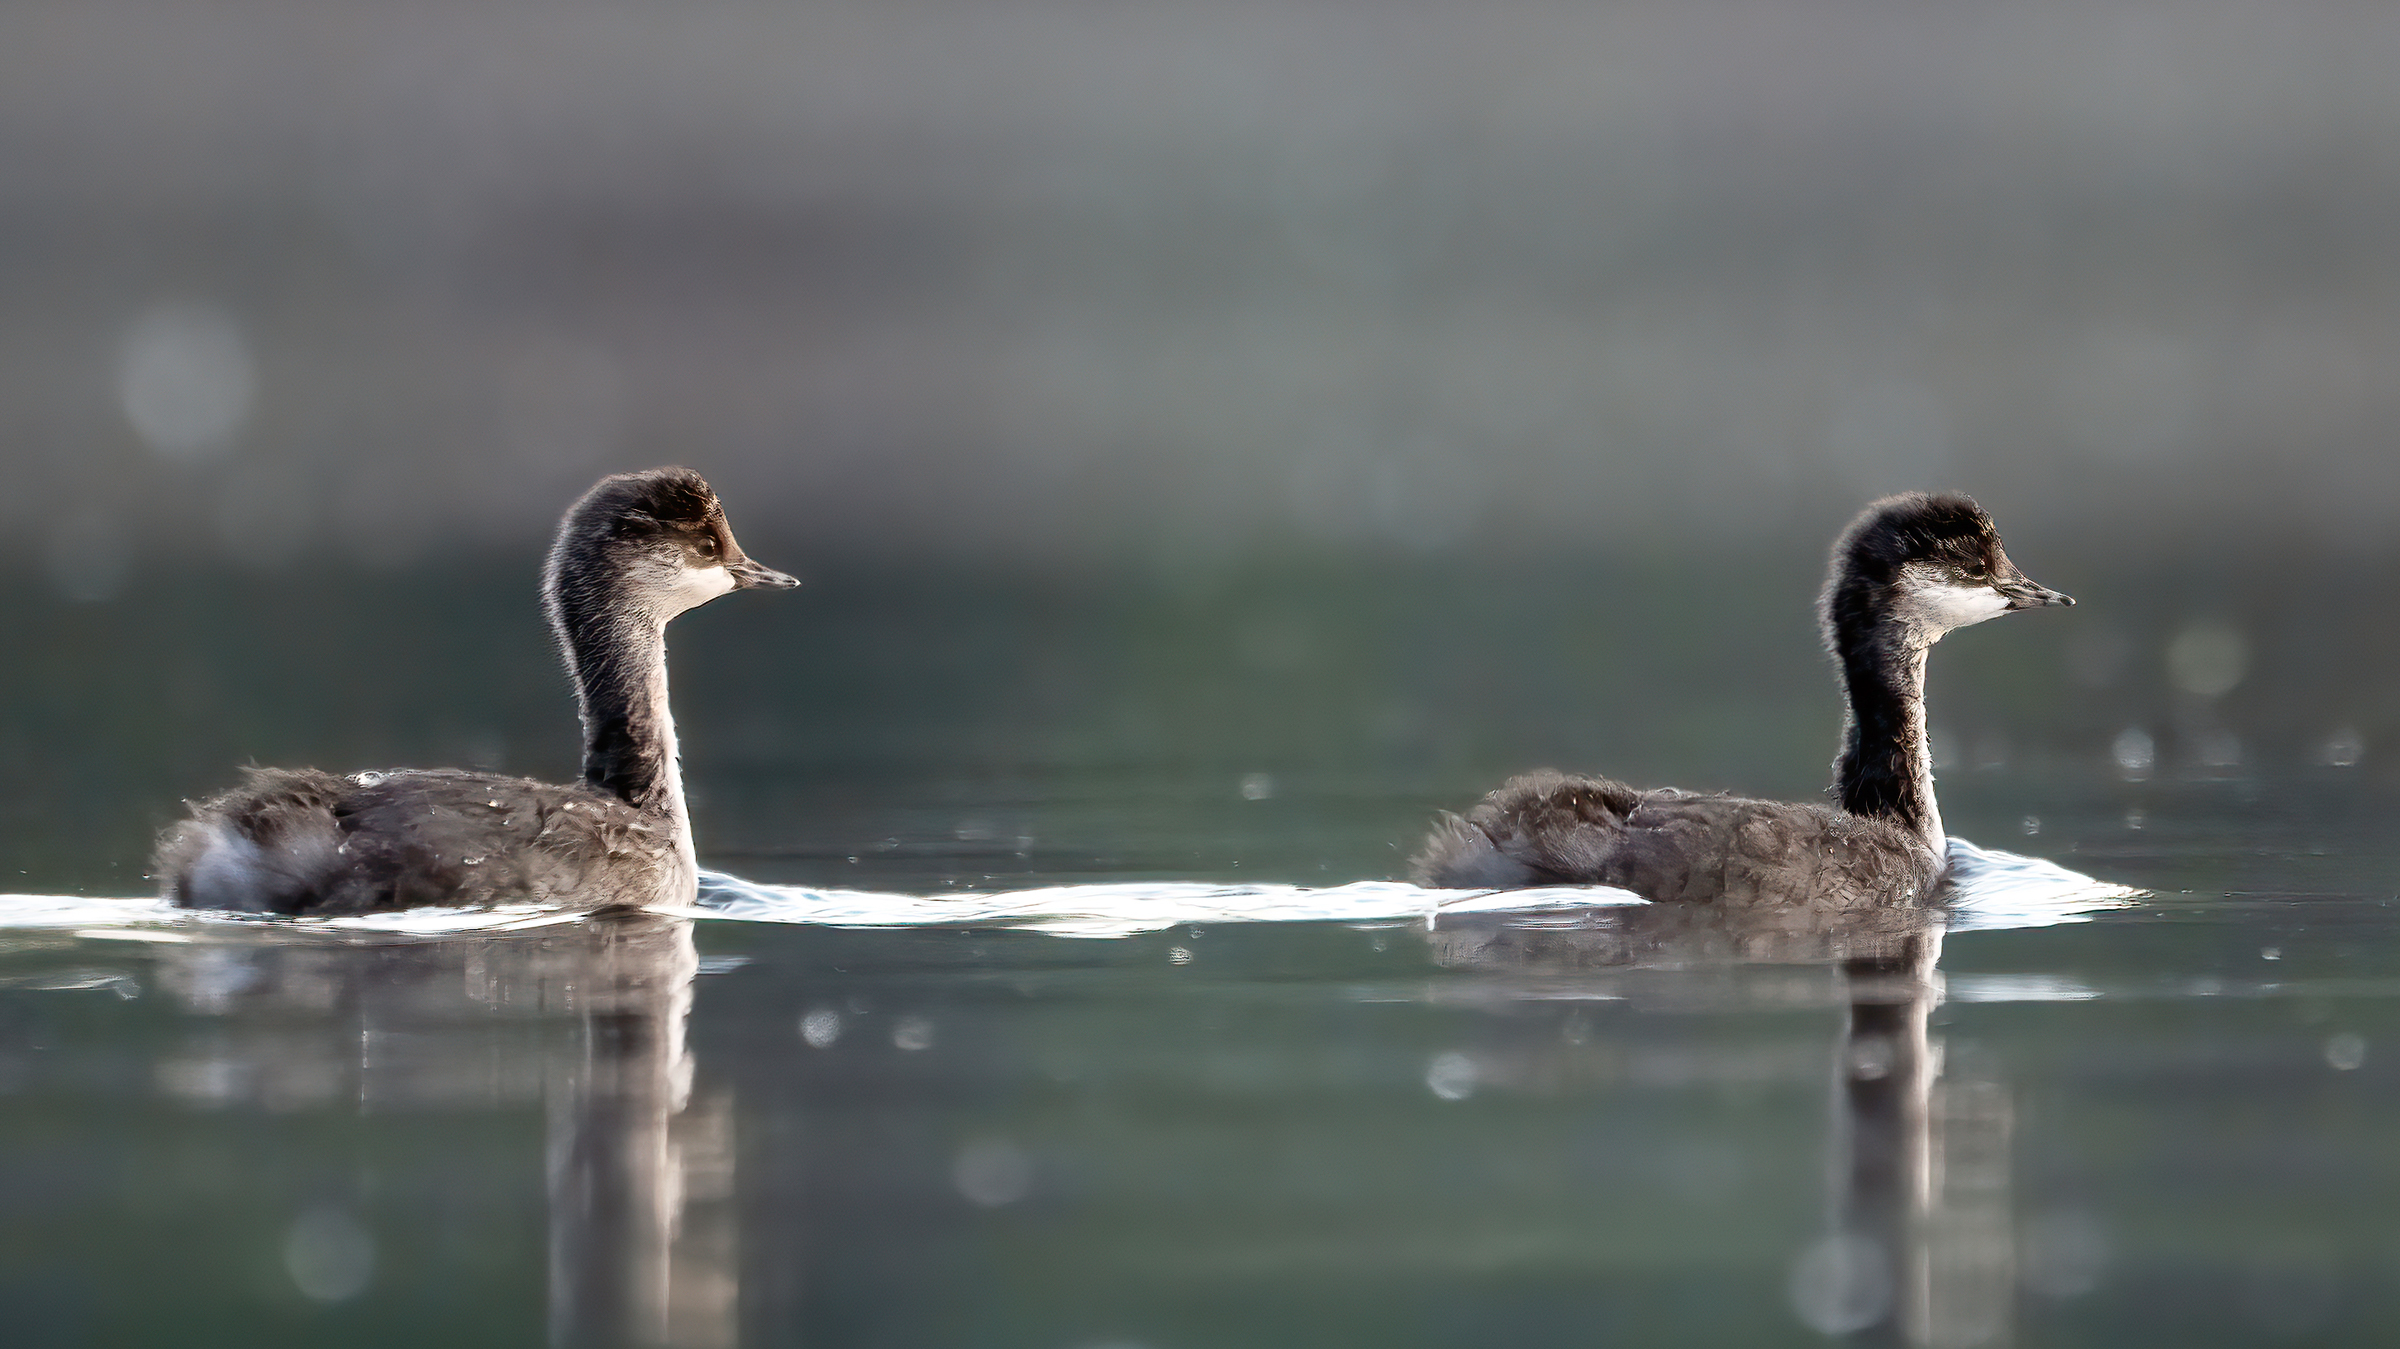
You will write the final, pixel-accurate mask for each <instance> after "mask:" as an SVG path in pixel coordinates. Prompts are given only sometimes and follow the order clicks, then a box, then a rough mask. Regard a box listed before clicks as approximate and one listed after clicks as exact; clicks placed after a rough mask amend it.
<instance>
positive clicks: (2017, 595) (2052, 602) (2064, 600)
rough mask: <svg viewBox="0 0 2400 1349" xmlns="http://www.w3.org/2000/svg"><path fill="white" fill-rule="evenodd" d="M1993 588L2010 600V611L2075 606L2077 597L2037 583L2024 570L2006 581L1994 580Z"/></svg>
mask: <svg viewBox="0 0 2400 1349" xmlns="http://www.w3.org/2000/svg"><path fill="white" fill-rule="evenodd" d="M1992 589H1994V590H1997V591H1999V592H2000V594H2001V597H2002V598H2004V599H2006V600H2007V601H2008V607H2009V610H2010V612H2012V613H2013V612H2015V611H2016V610H2019V609H2047V608H2050V607H2052V606H2057V607H2061V608H2073V607H2074V605H2075V597H2074V596H2072V595H2069V594H2065V593H2063V592H2061V591H2056V590H2052V589H2051V588H2050V587H2048V586H2045V585H2035V584H2034V583H2033V582H2032V581H2031V580H2030V579H2028V578H2027V577H2026V576H2025V574H2024V573H2023V572H2019V573H2017V574H2016V575H2014V576H2011V577H2009V578H2008V579H2006V580H2004V581H1994V582H1993V583H1992Z"/></svg>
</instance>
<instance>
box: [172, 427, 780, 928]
mask: <svg viewBox="0 0 2400 1349" xmlns="http://www.w3.org/2000/svg"><path fill="white" fill-rule="evenodd" d="M798 584H800V583H799V582H798V581H795V580H793V579H792V578H791V577H789V576H786V575H784V574H783V573H782V572H779V571H774V570H772V569H770V568H767V567H763V566H760V565H759V564H758V563H756V562H753V561H751V560H750V559H749V557H747V556H746V555H744V554H743V552H742V550H741V546H740V545H739V544H736V543H735V542H734V541H733V531H732V530H731V529H729V528H727V526H726V524H725V512H724V509H723V508H722V507H720V506H719V505H718V504H717V498H716V494H715V493H714V492H711V491H710V490H709V487H708V484H707V482H705V481H703V480H702V478H701V477H700V475H699V474H697V473H694V472H692V471H691V470H690V469H685V468H658V469H651V470H649V471H647V472H642V473H621V474H617V475H616V476H614V477H608V478H603V479H601V480H600V482H599V483H598V485H596V486H594V487H593V488H592V490H591V491H589V492H587V493H585V494H584V496H583V498H582V500H580V501H577V502H576V503H575V504H574V505H573V506H571V507H569V508H568V509H567V513H566V516H565V518H563V519H561V520H560V521H559V525H558V539H557V542H556V543H554V544H553V545H552V546H551V549H550V556H549V560H548V562H547V564H546V565H545V566H544V568H543V571H542V609H543V612H544V613H545V614H546V615H547V616H548V617H549V620H550V627H551V630H552V631H553V632H554V633H556V635H557V638H558V647H559V653H560V655H561V656H563V657H564V658H565V660H566V665H567V674H568V677H569V678H571V679H572V680H574V682H575V700H576V706H577V708H578V710H579V711H580V713H581V714H582V718H583V780H582V781H581V782H578V783H576V784H575V785H573V786H567V787H561V786H554V785H551V784H549V783H544V782H535V781H532V780H530V779H527V778H514V777H502V776H498V775H496V774H490V773H468V772H460V771H457V770H453V769H407V770H401V771H397V772H390V773H354V774H351V775H350V776H347V777H341V776H337V775H335V774H332V773H324V772H319V771H317V770H316V769H313V768H253V769H250V770H248V773H247V777H246V780H245V781H244V782H243V783H242V785H241V786H239V787H236V788H234V789H233V790H231V791H229V792H226V793H224V794H223V795H221V796H217V797H213V798H211V799H209V800H207V801H203V802H200V803H199V804H197V805H195V806H193V807H192V811H191V817H190V818H189V819H186V820H183V821H181V822H179V823H177V824H176V825H174V826H173V827H171V828H169V829H168V830H167V832H166V833H165V835H163V836H162V837H161V838H160V840H159V846H158V855H157V860H156V863H155V866H154V868H153V871H154V874H155V875H156V876H157V877H158V878H159V883H160V885H161V887H162V890H163V893H164V894H165V897H166V898H167V899H168V900H169V901H170V902H173V903H176V904H180V905H183V906H185V907H187V908H197V909H242V910H250V911H253V912H265V913H281V914H300V913H307V914H346V913H365V912H369V911H373V910H378V909H399V908H409V907H412V906H417V905H426V904H446V905H485V904H497V903H509V902H525V901H532V902H554V903H565V904H573V905H575V906H577V907H579V908H587V907H588V908H599V907H613V906H625V905H640V904H646V903H651V902H654V901H659V900H669V901H673V900H684V901H688V900H689V899H690V898H691V897H692V896H693V894H694V893H695V887H696V885H697V884H698V864H697V863H696V862H695V861H694V859H693V856H692V827H691V821H690V819H689V818H688V817H687V816H686V815H685V813H684V806H683V778H682V773H681V771H680V769H679V767H678V766H677V763H676V750H675V722H674V719H673V718H672V717H671V716H669V715H668V710H667V641H666V630H667V621H668V620H669V619H672V618H674V617H675V616H676V615H677V614H680V613H682V612H684V611H685V610H687V609H692V608H696V607H698V606H700V605H703V604H706V603H708V602H709V601H710V600H713V599H715V598H716V597H717V596H719V595H722V594H725V593H726V592H728V591H732V590H738V589H745V588H749V587H754V586H768V587H774V588H777V589H788V588H789V587H792V586H796V585H798Z"/></svg>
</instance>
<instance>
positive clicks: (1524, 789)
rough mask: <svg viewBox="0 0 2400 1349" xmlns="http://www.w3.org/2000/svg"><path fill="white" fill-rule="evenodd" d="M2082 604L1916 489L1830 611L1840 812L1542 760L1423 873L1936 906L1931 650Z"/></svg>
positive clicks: (1963, 503) (1876, 512) (1869, 521)
mask: <svg viewBox="0 0 2400 1349" xmlns="http://www.w3.org/2000/svg"><path fill="white" fill-rule="evenodd" d="M2074 602H2075V601H2074V600H2072V599H2070V598H2068V597H2067V596H2065V595H2062V594H2060V593H2059V592H2057V591H2055V590H2051V589H2048V588H2047V587H2044V586H2039V585H2036V584H2034V583H2033V582H2032V581H2031V580H2029V579H2027V578H2026V576H2025V574H2024V573H2023V572H2021V571H2018V570H2017V568H2016V564H2015V563H2012V562H2010V561H2009V560H2008V555H2007V554H2006V553H2005V552H2003V551H2002V550H2001V547H2000V534H1999V531H1998V530H1997V529H1995V528H1994V527H1993V525H1992V519H1991V517H1990V516H1989V515H1986V514H1985V513H1984V511H1983V508H1982V507H1980V506H1978V505H1976V504H1975V503H1974V502H1973V501H1972V500H1970V499H1968V498H1967V497H1964V496H1959V495H1955V494H1942V495H1934V496H1927V495H1924V494H1921V493H1915V492H1911V493H1907V494H1905V495H1901V496H1894V497H1886V498H1884V499H1883V500H1881V501H1877V502H1875V503H1873V504H1872V505H1870V506H1868V507H1867V508H1866V510H1865V511H1864V512H1863V513H1861V514H1860V515H1859V517H1858V518H1857V519H1856V520H1854V521H1852V522H1851V524H1850V527H1849V528H1848V529H1846V530H1844V531H1843V532H1842V536H1841V538H1840V539H1839V540H1837V541H1836V542H1835V543H1834V545H1833V556H1832V559H1831V562H1830V566H1829V568H1828V574H1827V576H1826V579H1825V590H1824V594H1823V595H1822V596H1821V597H1820V599H1819V600H1818V605H1817V612H1818V617H1819V621H1820V623H1821V625H1822V627H1823V631H1824V635H1825V645H1826V647H1827V648H1828V649H1829V650H1830V651H1831V652H1832V654H1833V657H1834V659H1835V660H1836V661H1837V662H1838V663H1839V664H1840V666H1841V676H1842V683H1843V686H1844V687H1845V688H1846V689H1847V691H1848V693H1849V696H1850V707H1849V715H1848V719H1847V724H1846V726H1845V728H1844V731H1843V737H1842V752H1841V757H1840V758H1839V759H1838V760H1837V761H1836V762H1835V764H1834V785H1833V795H1834V797H1835V799H1836V800H1837V801H1838V802H1839V803H1840V809H1838V810H1835V809H1831V808H1828V807H1825V806H1817V805H1793V804H1787V803H1784V802H1779V801H1753V800H1746V799H1743V798H1741V797H1735V796H1726V795H1721V794H1702V793H1698V792H1686V791H1681V790H1678V789H1676V788H1672V787H1667V788H1661V789H1657V790H1653V791H1640V790H1637V789H1635V788H1632V787H1628V786H1626V785H1625V784H1624V783H1621V782H1614V781H1611V780H1609V779H1607V778H1589V777H1573V776H1569V775H1566V774H1562V773H1557V772H1552V771H1549V770H1543V771H1541V772H1537V773H1529V774H1526V775H1525V776H1523V777H1519V778H1513V779H1511V780H1509V781H1508V782H1506V783H1503V784H1502V785H1501V786H1500V788H1499V789H1498V790H1497V791H1494V792H1493V793H1492V794H1491V795H1489V796H1487V797H1485V798H1484V799H1483V802H1482V804H1480V805H1478V806H1476V807H1475V809H1474V810H1472V811H1470V812H1469V813H1468V814H1467V815H1466V816H1464V817H1463V818H1462V817H1460V816H1457V815H1451V814H1448V813H1445V814H1444V815H1443V817H1442V819H1441V822H1440V823H1438V824H1437V825H1435V827H1434V830H1433V833H1432V834H1431V835H1430V836H1429V837H1428V838H1427V839H1426V842H1425V848H1424V850H1423V851H1422V852H1421V853H1419V854H1418V856H1417V857H1416V859H1415V861H1414V863H1413V870H1414V874H1415V876H1416V878H1417V879H1418V880H1419V881H1420V882H1421V883H1423V884H1425V885H1429V886H1437V887H1443V888H1456V889H1477V890H1484V889H1509V888H1513V887H1519V886H1529V885H1614V886H1619V887H1622V888H1624V889H1627V890H1631V891H1633V892H1634V893H1636V894H1639V895H1641V896H1643V897H1645V898H1647V899H1652V900H1677V899H1682V900H1725V901H1731V902H1742V901H1759V902H1768V903H1794V902H1817V903H1830V904H1835V905H1842V904H1863V903H1875V902H1888V901H1889V900H1892V899H1908V900H1924V899H1926V898H1928V897H1929V896H1930V895H1931V893H1932V887H1933V883H1934V881H1935V880H1936V878H1938V877H1939V876H1940V875H1941V872H1942V867H1943V856H1944V853H1945V851H1946V849H1947V846H1948V839H1947V838H1946V837H1945V836H1944V834H1943V833H1942V815H1941V811H1940V810H1939V809H1938V808H1936V806H1935V805H1934V800H1933V759H1932V754H1931V751H1930V748H1929V746H1928V745H1927V744H1926V739H1925V655H1926V652H1927V651H1928V650H1930V649H1931V648H1932V646H1933V644H1934V643H1935V642H1937V641H1939V640H1941V636H1942V634H1943V633H1946V632H1948V631H1950V630H1951V629H1953V628H1963V627H1966V626H1968V625H1969V624H1973V623H1981V622H1983V621H1984V620H1985V619H1988V618H1997V617H1999V616H2000V615H2002V614H2005V613H2012V612H2014V611H2016V610H2019V609H2037V608H2041V607H2044V606H2047V605H2069V604H2073V603H2074Z"/></svg>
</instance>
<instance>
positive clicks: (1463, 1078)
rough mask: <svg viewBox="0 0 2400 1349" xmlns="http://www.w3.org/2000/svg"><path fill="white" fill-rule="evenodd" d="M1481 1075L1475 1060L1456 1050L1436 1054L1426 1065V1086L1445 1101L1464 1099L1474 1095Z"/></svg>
mask: <svg viewBox="0 0 2400 1349" xmlns="http://www.w3.org/2000/svg"><path fill="white" fill-rule="evenodd" d="M1479 1076H1481V1074H1479V1073H1478V1072H1477V1071H1476V1069H1475V1060H1473V1059H1471V1058H1468V1057H1467V1056H1466V1055H1464V1054H1461V1053H1457V1052H1456V1051H1452V1052H1450V1053H1446V1054H1436V1055H1434V1056H1433V1062H1431V1063H1429V1064H1427V1065H1425V1086H1426V1087H1427V1088H1428V1089H1429V1090H1431V1091H1432V1092H1433V1094H1434V1095H1436V1096H1439V1097H1441V1098H1442V1099H1443V1100H1445V1101H1463V1100H1465V1099H1467V1098H1468V1097H1470V1096H1472V1095H1474V1094H1475V1085H1476V1079H1477V1078H1478V1077H1479Z"/></svg>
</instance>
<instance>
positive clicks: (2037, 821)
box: [2017, 815, 2042, 835]
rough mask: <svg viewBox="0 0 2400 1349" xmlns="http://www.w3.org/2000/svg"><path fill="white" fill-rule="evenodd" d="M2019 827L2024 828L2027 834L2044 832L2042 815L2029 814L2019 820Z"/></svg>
mask: <svg viewBox="0 0 2400 1349" xmlns="http://www.w3.org/2000/svg"><path fill="white" fill-rule="evenodd" d="M2017 827H2018V828H2019V829H2022V830H2024V831H2025V832H2026V834H2027V835H2033V834H2038V833H2040V832H2042V817H2041V816H2039V815H2028V816H2026V817H2025V818H2024V819H2022V820H2019V821H2018V822H2017Z"/></svg>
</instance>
